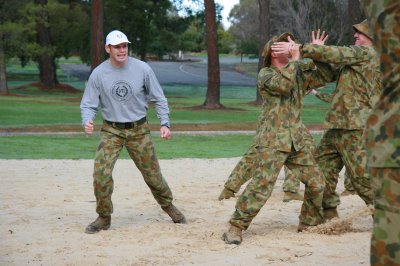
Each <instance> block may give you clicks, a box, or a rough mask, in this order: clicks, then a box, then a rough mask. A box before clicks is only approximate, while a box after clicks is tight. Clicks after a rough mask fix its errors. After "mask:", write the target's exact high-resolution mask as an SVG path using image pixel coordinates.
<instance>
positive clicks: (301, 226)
mask: <svg viewBox="0 0 400 266" xmlns="http://www.w3.org/2000/svg"><path fill="white" fill-rule="evenodd" d="M314 226H315V225H308V224H303V223H302V222H299V226H298V227H297V232H298V233H300V232H304V231H307V230H308V229H309V228H312V227H314Z"/></svg>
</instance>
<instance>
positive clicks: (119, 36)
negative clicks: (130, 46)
mask: <svg viewBox="0 0 400 266" xmlns="http://www.w3.org/2000/svg"><path fill="white" fill-rule="evenodd" d="M123 42H127V43H131V42H130V41H129V40H128V37H126V35H125V34H124V33H123V32H121V31H119V30H113V31H112V32H110V33H109V34H108V35H107V37H106V45H109V44H111V45H117V44H120V43H123Z"/></svg>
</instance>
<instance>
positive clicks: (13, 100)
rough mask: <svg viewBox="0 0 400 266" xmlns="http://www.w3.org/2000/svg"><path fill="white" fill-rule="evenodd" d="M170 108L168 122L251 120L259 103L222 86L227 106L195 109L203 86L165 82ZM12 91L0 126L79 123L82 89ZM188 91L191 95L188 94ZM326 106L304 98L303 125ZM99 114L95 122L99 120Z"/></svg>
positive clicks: (251, 91) (0, 99)
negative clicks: (80, 91)
mask: <svg viewBox="0 0 400 266" xmlns="http://www.w3.org/2000/svg"><path fill="white" fill-rule="evenodd" d="M164 90H165V94H166V95H167V97H168V101H169V106H170V109H171V123H172V125H176V124H209V123H249V122H250V123H251V122H256V120H257V117H258V115H259V113H260V109H261V107H260V106H254V105H250V104H248V103H249V102H251V101H254V99H255V88H251V87H229V86H222V87H221V103H222V104H223V105H224V106H225V107H227V108H228V109H225V110H220V111H215V110H198V109H193V108H192V107H194V106H200V105H201V104H203V102H204V100H205V93H206V87H205V86H190V85H179V86H178V85H176V86H164ZM11 93H13V94H19V95H21V96H23V97H5V96H0V128H5V127H24V126H32V125H60V124H68V125H79V124H80V110H79V104H80V99H81V97H82V93H62V92H54V93H51V92H43V91H38V90H36V89H35V88H29V87H28V88H27V89H25V90H21V89H18V90H13V89H11ZM189 95H190V96H189ZM327 108H328V105H327V104H326V103H323V102H322V101H320V100H318V99H317V98H316V97H315V96H313V95H308V96H306V97H305V99H304V111H303V122H304V123H305V124H306V125H310V124H319V123H322V122H323V120H324V116H325V112H326V110H327ZM100 120H101V115H98V117H97V120H96V123H100ZM149 121H150V123H151V124H158V119H157V116H156V113H155V110H154V108H150V111H149Z"/></svg>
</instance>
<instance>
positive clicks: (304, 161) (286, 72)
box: [222, 33, 332, 244]
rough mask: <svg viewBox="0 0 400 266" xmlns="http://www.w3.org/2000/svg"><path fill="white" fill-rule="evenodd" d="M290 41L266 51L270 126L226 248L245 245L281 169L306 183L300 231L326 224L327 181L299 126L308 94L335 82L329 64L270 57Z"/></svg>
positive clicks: (263, 87) (262, 87) (262, 82)
mask: <svg viewBox="0 0 400 266" xmlns="http://www.w3.org/2000/svg"><path fill="white" fill-rule="evenodd" d="M291 38H292V37H291V36H290V34H287V33H286V34H283V35H281V36H279V37H274V38H272V39H271V40H270V41H269V42H267V44H266V45H265V47H264V53H263V54H264V58H265V60H266V63H265V64H264V65H265V66H266V67H264V68H262V69H261V70H260V72H259V75H258V83H257V87H258V90H259V92H260V94H261V96H262V98H263V102H264V103H263V113H264V115H265V117H266V121H265V123H263V126H262V128H260V129H259V132H258V134H257V136H256V140H255V152H256V158H255V161H256V163H255V166H256V169H255V170H254V174H253V177H252V178H251V180H250V182H249V183H248V185H247V186H246V188H245V190H244V191H243V193H242V194H241V195H240V197H239V198H238V200H237V202H236V207H235V208H236V210H235V212H234V213H233V215H232V217H231V219H230V221H229V222H230V228H229V230H228V231H227V232H225V233H224V234H223V236H222V239H223V240H224V241H225V242H226V243H228V244H240V243H241V241H242V231H243V230H246V229H247V228H248V227H249V226H250V223H251V221H252V220H253V219H254V217H255V216H256V215H257V213H258V212H259V211H260V209H261V208H262V207H263V206H264V204H265V203H266V201H267V200H268V198H269V197H270V196H271V193H272V190H273V187H274V185H275V182H276V179H277V177H278V174H279V172H280V170H281V168H282V166H283V165H286V166H288V167H289V168H290V169H291V170H292V171H293V173H294V174H295V176H296V177H298V178H299V180H301V182H303V183H304V184H305V193H304V201H303V204H302V208H301V213H300V216H299V219H300V223H299V227H298V231H302V230H304V229H305V228H306V227H308V226H315V225H318V224H320V223H322V222H323V217H322V210H321V207H322V206H321V204H322V195H323V190H324V178H323V176H322V174H321V172H320V170H319V168H318V165H317V164H316V162H315V159H314V157H313V154H312V149H313V148H312V147H310V146H308V145H306V144H305V140H306V139H311V138H312V137H311V134H310V132H309V131H308V129H307V128H306V127H305V126H304V124H303V123H302V121H301V110H302V99H303V97H304V95H306V94H307V93H308V92H309V90H310V89H311V88H313V87H318V86H320V85H321V84H324V83H325V82H326V80H330V79H331V78H332V77H330V76H329V73H330V69H329V65H328V64H318V63H315V64H314V63H313V62H309V63H302V62H299V61H295V60H298V58H299V56H300V55H299V54H292V55H291V57H292V58H293V59H294V60H293V61H291V62H289V56H287V55H277V54H275V53H273V52H272V53H271V52H270V47H271V45H272V43H274V42H275V41H280V40H282V41H283V40H288V41H291ZM317 38H319V36H318V37H317ZM291 42H292V41H291ZM316 64H318V68H317V67H316ZM326 75H328V76H326Z"/></svg>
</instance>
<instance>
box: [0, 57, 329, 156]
mask: <svg viewBox="0 0 400 266" xmlns="http://www.w3.org/2000/svg"><path fill="white" fill-rule="evenodd" d="M63 60H64V62H65V60H67V61H68V63H79V60H77V59H76V58H71V59H63ZM246 67H248V68H249V69H250V68H251V66H246ZM252 67H253V68H254V66H252ZM7 71H8V72H9V75H8V82H9V86H10V93H11V96H0V133H1V132H8V131H14V132H15V131H19V132H25V131H28V130H30V131H32V128H36V129H38V130H36V131H64V130H65V129H66V128H68V127H70V128H72V127H73V128H74V129H76V130H74V131H81V130H82V129H81V126H80V119H81V118H80V110H79V103H80V100H81V97H82V93H83V88H84V83H83V82H81V81H79V80H76V79H73V78H71V77H67V76H66V75H65V74H64V73H62V71H61V70H59V73H58V79H59V81H60V82H61V83H66V84H69V85H71V86H73V87H75V88H78V91H77V92H75V93H71V92H60V91H55V92H52V91H42V90H39V89H37V88H36V87H33V86H31V85H27V84H30V83H32V82H37V80H38V70H37V66H36V65H35V64H34V63H30V64H28V65H27V66H26V67H24V68H21V67H20V66H19V65H18V64H17V63H16V62H13V61H11V62H10V64H9V65H7ZM246 71H250V70H246ZM332 85H333V84H329V86H328V87H329V88H328V91H329V90H332V87H333V86H332ZM163 89H164V92H165V95H166V96H167V98H168V102H169V107H170V111H171V125H172V131H173V132H174V130H210V129H212V130H254V129H255V127H256V122H257V117H258V115H259V113H260V109H261V106H256V105H253V104H251V102H253V101H254V100H255V97H256V89H255V88H254V87H235V86H222V87H221V103H222V104H223V105H224V106H225V107H226V108H224V109H221V110H204V109H201V108H198V107H199V106H201V105H202V104H203V102H204V100H205V95H206V91H207V88H206V86H195V85H174V86H171V85H165V86H163ZM327 109H328V105H327V104H326V103H324V102H322V101H320V100H318V99H317V98H316V97H314V96H313V95H309V96H306V97H305V99H304V111H303V122H304V123H305V124H306V125H309V126H312V125H318V124H321V123H322V122H323V120H324V115H325V112H326V111H327ZM148 119H149V123H150V125H151V126H153V128H157V127H158V124H159V121H158V118H157V116H156V113H155V110H154V108H152V107H151V108H150V110H149V116H148ZM95 124H96V125H100V124H101V115H100V114H99V115H98V117H97V118H96V121H95ZM57 128H61V130H60V129H57ZM65 131H68V130H65ZM69 131H71V130H69ZM154 133H155V134H156V133H157V131H156V130H154ZM252 137H253V136H251V135H225V136H185V135H178V134H177V135H175V136H174V138H173V139H171V140H169V141H164V140H161V139H160V138H159V137H158V136H155V137H154V141H155V145H156V149H157V151H158V155H159V157H160V158H162V159H170V158H220V157H235V156H241V155H242V154H243V153H244V152H245V151H246V150H247V148H248V147H249V145H250V143H251V141H252ZM317 140H318V138H317ZM97 142H98V138H96V137H94V136H93V137H85V136H84V135H83V134H82V135H64V136H60V135H54V136H49V135H43V136H2V137H0V159H28V158H30V159H44V158H52V159H79V158H86V159H89V158H93V156H94V153H95V149H96V146H97ZM122 158H128V156H127V154H126V152H125V153H123V154H122Z"/></svg>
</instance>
